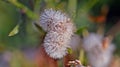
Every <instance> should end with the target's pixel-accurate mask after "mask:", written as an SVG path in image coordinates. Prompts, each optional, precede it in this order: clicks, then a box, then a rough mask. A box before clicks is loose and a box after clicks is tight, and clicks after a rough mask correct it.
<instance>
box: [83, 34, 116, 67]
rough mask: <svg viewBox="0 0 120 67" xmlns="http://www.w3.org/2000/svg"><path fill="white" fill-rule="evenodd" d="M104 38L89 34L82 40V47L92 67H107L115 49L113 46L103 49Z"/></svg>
mask: <svg viewBox="0 0 120 67" xmlns="http://www.w3.org/2000/svg"><path fill="white" fill-rule="evenodd" d="M103 39H104V37H103V36H102V35H98V34H94V33H91V34H89V36H88V37H85V38H84V40H83V47H84V49H85V51H86V52H87V57H88V60H89V62H90V64H91V65H92V67H108V65H109V63H110V60H111V58H112V54H113V51H114V49H115V47H114V45H113V44H111V43H110V44H109V45H108V47H107V48H106V49H105V50H104V49H103V43H102V41H103Z"/></svg>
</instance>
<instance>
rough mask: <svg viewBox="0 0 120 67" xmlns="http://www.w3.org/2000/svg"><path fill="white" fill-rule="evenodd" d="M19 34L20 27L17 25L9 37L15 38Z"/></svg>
mask: <svg viewBox="0 0 120 67" xmlns="http://www.w3.org/2000/svg"><path fill="white" fill-rule="evenodd" d="M18 32H19V25H16V26H15V28H14V29H13V30H12V31H11V32H10V33H9V35H8V36H14V35H16V34H17V33H18Z"/></svg>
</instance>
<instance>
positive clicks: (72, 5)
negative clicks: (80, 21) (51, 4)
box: [68, 0, 77, 18]
mask: <svg viewBox="0 0 120 67" xmlns="http://www.w3.org/2000/svg"><path fill="white" fill-rule="evenodd" d="M76 8H77V0H69V1H68V11H69V13H70V16H72V18H75V16H74V15H76Z"/></svg>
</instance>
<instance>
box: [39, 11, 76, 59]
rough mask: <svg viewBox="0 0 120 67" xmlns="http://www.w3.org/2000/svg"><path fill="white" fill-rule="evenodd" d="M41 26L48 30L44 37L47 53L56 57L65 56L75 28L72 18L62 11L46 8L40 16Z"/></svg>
mask: <svg viewBox="0 0 120 67" xmlns="http://www.w3.org/2000/svg"><path fill="white" fill-rule="evenodd" d="M40 26H41V27H42V28H43V30H45V31H46V32H47V34H46V36H45V39H44V47H45V51H46V53H47V54H48V55H49V56H50V57H52V58H55V59H60V58H62V57H63V56H65V55H66V54H67V48H68V47H69V48H70V46H69V43H70V40H71V36H72V35H73V32H74V30H75V26H74V25H73V23H72V21H71V20H70V18H68V17H67V16H66V15H65V14H63V13H62V12H60V11H56V10H53V9H46V10H44V12H43V13H42V14H41V16H40Z"/></svg>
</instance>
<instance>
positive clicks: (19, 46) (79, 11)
mask: <svg viewBox="0 0 120 67" xmlns="http://www.w3.org/2000/svg"><path fill="white" fill-rule="evenodd" d="M46 8H53V9H56V10H61V11H62V12H65V13H66V14H68V15H69V16H70V17H71V19H72V20H73V21H74V23H75V25H76V26H77V30H78V34H79V35H80V36H81V33H82V29H83V28H87V29H88V30H89V31H90V32H95V31H96V30H97V29H98V27H99V26H101V25H102V26H104V30H105V34H106V33H107V32H108V31H109V30H110V29H111V28H112V27H113V26H114V25H115V24H116V23H117V21H118V20H119V18H120V0H0V57H1V58H0V59H2V57H3V55H4V54H6V51H7V52H8V53H7V55H8V54H9V51H12V55H13V54H14V55H18V56H17V57H13V56H12V60H10V61H11V62H10V63H7V64H10V67H35V66H34V64H32V65H33V66H32V65H30V64H31V62H29V61H27V59H26V60H25V59H23V58H24V56H23V53H24V52H25V50H27V49H28V50H30V51H28V52H31V50H35V49H36V47H37V46H39V44H40V42H41V41H42V36H43V32H42V30H38V29H37V28H36V27H35V25H34V23H39V19H40V18H39V16H40V13H41V12H42V11H43V10H44V9H46ZM112 33H114V32H112ZM115 35H116V36H115V38H114V39H113V42H114V43H115V46H117V49H116V51H115V55H117V56H119V55H120V49H119V48H120V34H119V31H118V32H117V33H115ZM21 50H23V52H22V51H21ZM26 53H27V52H26ZM10 55H11V54H10ZM5 56H6V55H5ZM16 58H21V59H16ZM28 60H29V59H28ZM7 61H8V60H7ZM20 61H21V62H22V61H24V63H25V64H23V63H21V62H20ZM0 62H1V63H0V67H9V66H2V65H5V64H4V63H3V60H0ZM20 63H21V64H20ZM15 64H16V66H15ZM21 65H23V66H21Z"/></svg>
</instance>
